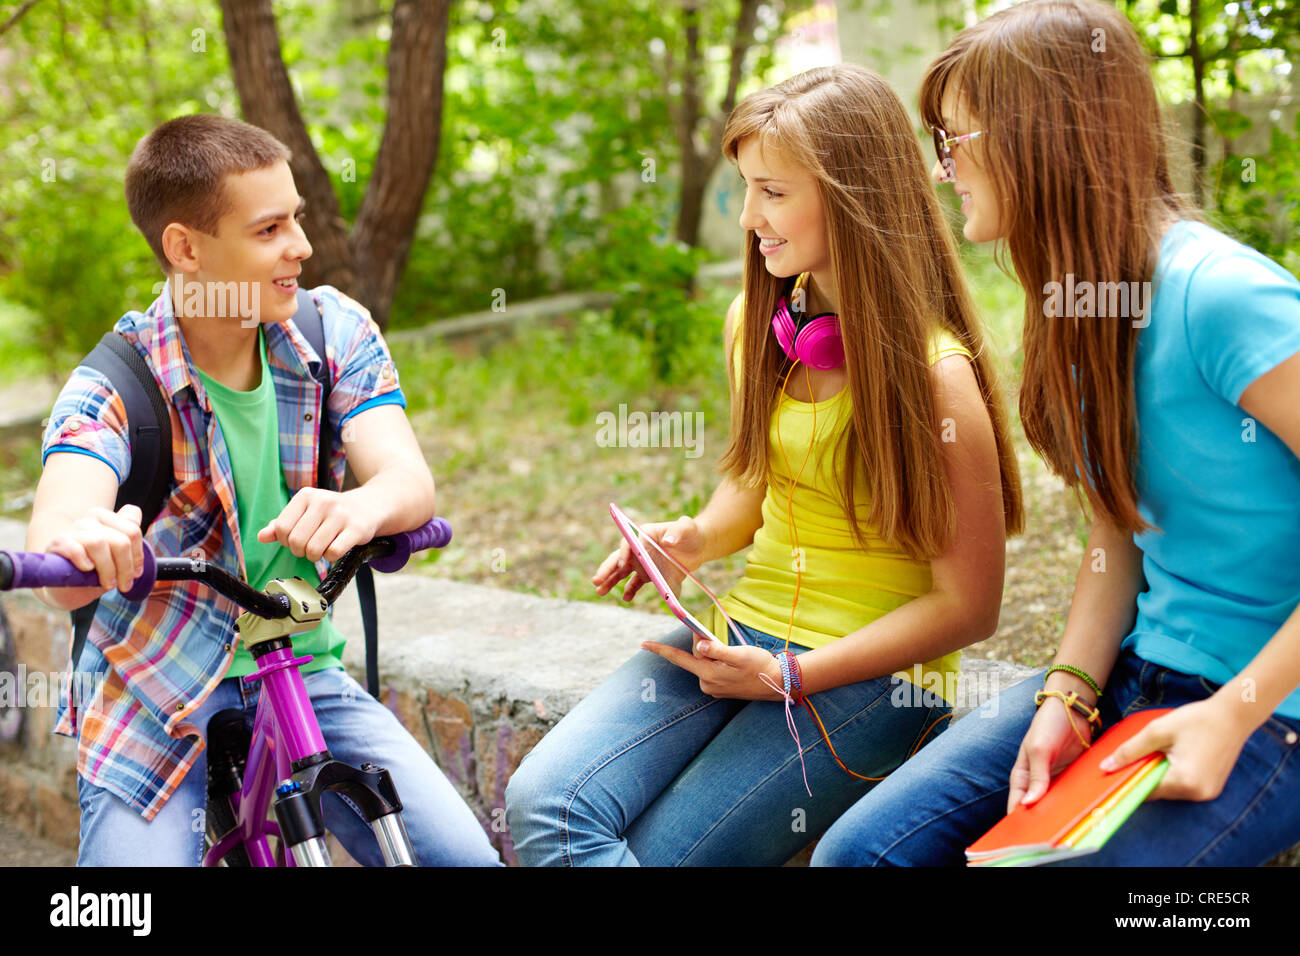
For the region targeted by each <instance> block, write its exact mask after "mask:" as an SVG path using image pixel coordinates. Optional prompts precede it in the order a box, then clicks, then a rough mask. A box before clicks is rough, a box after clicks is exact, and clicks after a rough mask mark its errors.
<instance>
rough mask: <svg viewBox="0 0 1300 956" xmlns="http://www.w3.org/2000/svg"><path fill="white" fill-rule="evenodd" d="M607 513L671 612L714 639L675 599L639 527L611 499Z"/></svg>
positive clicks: (708, 638)
mask: <svg viewBox="0 0 1300 956" xmlns="http://www.w3.org/2000/svg"><path fill="white" fill-rule="evenodd" d="M609 513H610V514H611V515H612V516H613V518H614V524H616V525H618V530H619V531H620V532H621V533H622V535H623V537H624V538H626V539H627V543H628V544H629V545H630V546H631V548H632V553H633V554H634V555H636V559H637V560H638V561H640V562H641V567H643V568H644V569H645V572H646V575H647V576H648V577H649V578H650V580H651V581H652V582H653V583H654V586H655V587H656V588H658V589H659V594H660V595H661V596H662V597H663V599H664V602H665V603H666V604H667V605H668V609H669V610H670V611H672V612H673V614H675V615H677V619H678V620H679V621H681V622H682V623H683V624H685V625H686V626H687V627H689V628H690V629H691V630H692V631H694V632H695V633H696V634H698V635H699V636H700V637H701V638H703V639H705V640H714V639H715V638H714V637H713V632H712V631H710V630H709V629H708V628H707V627H705V626H704V625H703V624H701V623H700V621H699V619H698V618H696V617H695V615H694V614H692V613H691V612H690V611H688V610H686V608H684V607H682V602H681V601H679V600H677V595H676V594H674V593H673V591H672V588H670V587H669V586H668V582H667V581H665V580H664V576H663V575H662V574H661V573H660V572H659V566H658V565H657V564H655V562H654V559H653V558H651V557H650V553H649V552H648V551H646V549H645V546H644V545H643V544H642V543H641V541H640V538H641V534H642V532H641V529H640V528H638V527H637V526H636V523H635V522H633V521H632V519H631V518H629V517H628V516H627V515H625V514H624V513H623V509H622V508H620V507H619V506H618V505H616V504H614V503H613V502H612V501H611V502H610V503H609ZM651 547H654V545H651Z"/></svg>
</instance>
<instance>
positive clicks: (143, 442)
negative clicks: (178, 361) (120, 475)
mask: <svg viewBox="0 0 1300 956" xmlns="http://www.w3.org/2000/svg"><path fill="white" fill-rule="evenodd" d="M80 364H81V365H85V366H87V367H89V368H93V369H95V370H96V371H98V372H100V373H102V374H103V375H104V376H105V377H106V378H107V379H108V380H109V382H111V383H112V385H113V388H114V390H115V391H116V392H117V394H118V396H119V397H120V398H121V399H122V406H123V408H124V409H125V410H126V425H127V440H128V443H129V445H130V448H131V470H130V471H129V472H128V473H127V476H126V479H125V480H124V481H123V482H122V484H121V485H120V486H119V487H118V490H117V502H116V504H115V505H114V509H117V508H121V507H122V506H123V505H126V504H133V505H136V506H137V507H138V508H139V509H140V513H141V518H140V528H141V529H142V530H144V531H147V530H148V529H149V526H150V525H151V524H153V521H154V519H155V518H157V517H158V512H159V511H161V510H162V506H163V502H164V501H166V499H167V490H168V488H169V486H170V485H171V480H172V421H171V414H170V413H169V412H168V411H167V401H166V399H164V398H163V394H162V389H161V388H160V387H159V385H158V382H157V380H156V379H155V378H154V377H153V372H151V371H150V370H149V365H148V363H147V362H145V360H144V356H142V355H141V354H140V353H139V352H138V351H137V350H136V348H135V346H133V345H132V344H131V343H130V342H128V341H127V340H126V339H125V338H123V337H122V336H121V335H120V334H118V333H117V332H106V333H105V334H104V337H103V338H102V339H100V340H99V344H98V345H96V346H95V347H94V348H93V349H92V350H91V351H90V354H89V355H87V356H86V357H85V358H84V359H82V360H81V363H80ZM98 607H99V601H98V600H95V601H92V602H90V603H89V604H87V605H86V606H85V607H82V608H78V609H77V610H75V611H73V612H72V665H73V670H76V669H77V667H78V666H79V661H80V660H81V651H82V648H83V647H85V644H86V635H87V634H88V633H89V632H90V622H91V621H93V620H94V619H95V611H96V610H97V609H98Z"/></svg>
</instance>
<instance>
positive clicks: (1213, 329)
mask: <svg viewBox="0 0 1300 956" xmlns="http://www.w3.org/2000/svg"><path fill="white" fill-rule="evenodd" d="M921 109H922V113H923V115H924V117H925V119H926V121H927V122H928V123H929V124H931V125H932V126H934V127H937V128H938V129H939V130H941V131H942V132H940V133H936V149H937V151H938V153H939V162H938V163H937V164H936V166H935V168H934V170H933V175H934V177H935V178H936V179H940V180H945V179H946V180H949V181H951V182H952V183H953V186H954V188H955V189H956V191H957V192H958V193H959V194H960V195H961V196H962V209H963V211H964V212H965V214H966V217H967V218H966V223H965V234H966V236H967V237H968V238H969V239H971V240H972V241H976V242H986V241H998V242H1000V243H1002V244H1003V246H1004V248H1005V250H1006V252H1008V253H1009V254H1010V260H1011V264H1012V266H1013V268H1014V270H1015V275H1016V277H1017V278H1018V279H1019V281H1020V283H1021V284H1022V285H1023V286H1024V289H1025V296H1026V302H1025V323H1024V369H1023V377H1024V380H1023V383H1022V386H1021V391H1020V414H1021V420H1022V423H1023V425H1024V428H1025V432H1026V435H1027V436H1028V438H1029V441H1030V443H1031V444H1032V445H1033V447H1034V448H1035V450H1036V451H1037V452H1038V453H1039V454H1040V455H1042V456H1043V458H1044V459H1045V460H1046V461H1047V463H1048V464H1049V465H1050V466H1051V468H1052V470H1053V471H1055V472H1056V473H1057V474H1058V475H1060V476H1062V477H1063V478H1064V479H1065V481H1066V482H1067V484H1069V485H1071V486H1072V487H1074V488H1075V489H1077V490H1078V491H1079V493H1080V496H1081V498H1086V500H1087V503H1088V505H1089V507H1090V510H1091V512H1092V515H1093V521H1092V532H1091V536H1090V538H1089V540H1088V543H1087V546H1086V548H1085V550H1084V556H1083V563H1082V565H1081V567H1080V569H1079V574H1078V579H1077V583H1076V587H1075V592H1074V599H1073V602H1072V604H1071V608H1070V615H1069V619H1068V621H1067V623H1066V626H1065V632H1064V635H1063V638H1062V641H1061V646H1060V649H1059V651H1058V653H1057V655H1056V659H1055V661H1054V663H1053V666H1052V667H1050V668H1049V669H1048V672H1047V674H1046V677H1045V678H1043V677H1037V678H1031V679H1029V680H1027V681H1025V682H1023V683H1021V684H1018V685H1016V686H1014V687H1012V688H1010V689H1009V690H1006V691H1004V692H1003V693H1002V694H1000V695H998V697H997V698H996V699H995V700H993V701H991V702H990V703H989V704H987V705H986V706H985V707H983V708H981V709H980V710H978V711H976V712H974V713H972V714H971V715H970V716H968V717H966V718H964V719H963V720H962V721H960V722H959V723H958V724H956V725H955V726H954V727H952V728H951V729H950V730H948V731H947V732H945V733H944V734H943V736H942V737H940V738H939V739H938V740H937V741H936V742H935V743H934V744H933V745H932V746H930V747H928V748H926V750H924V751H922V752H921V753H920V754H919V755H918V756H917V757H916V759H915V760H913V761H910V762H908V763H907V764H905V765H904V766H903V767H902V768H901V769H900V770H899V771H898V772H897V773H895V774H894V775H892V776H891V777H890V778H889V779H888V780H886V781H885V782H884V783H882V784H881V785H880V786H878V787H877V788H875V789H874V790H873V791H872V792H871V793H869V794H868V795H867V796H866V797H865V798H864V799H863V800H862V801H860V802H859V803H858V804H857V805H856V806H854V807H853V809H852V810H850V811H849V812H848V813H847V814H846V815H845V816H844V817H843V818H842V819H840V820H839V821H838V822H837V823H836V824H835V825H834V826H833V827H832V828H831V829H830V831H829V832H828V833H827V835H826V837H825V838H824V839H823V840H822V842H821V843H820V845H819V846H818V849H817V852H816V854H815V856H814V863H818V864H832V865H833V864H840V865H900V864H931V865H933V864H961V863H963V862H964V861H965V857H964V853H963V851H964V849H965V848H966V847H968V846H970V845H971V844H972V843H973V842H975V840H977V839H978V838H979V837H980V836H981V835H982V834H983V833H985V832H986V831H987V830H989V829H990V828H991V827H992V826H993V825H994V824H995V823H997V822H998V820H999V819H1001V818H1002V816H1003V815H1004V814H1006V813H1008V812H1009V811H1010V810H1011V809H1012V808H1014V807H1016V806H1019V805H1021V804H1033V803H1035V802H1036V801H1037V800H1039V799H1040V798H1041V797H1042V796H1043V794H1044V793H1045V792H1047V790H1048V788H1049V786H1050V783H1051V780H1052V778H1053V777H1054V776H1055V775H1057V774H1058V773H1060V772H1061V771H1062V770H1063V769H1064V768H1065V767H1066V766H1068V765H1069V764H1070V763H1071V761H1073V760H1074V759H1075V758H1076V757H1078V756H1079V754H1080V753H1082V752H1083V750H1084V749H1085V748H1086V747H1088V746H1090V745H1091V743H1092V741H1093V740H1094V739H1095V738H1096V737H1097V736H1098V734H1100V733H1104V731H1105V729H1106V728H1107V727H1109V726H1111V725H1112V724H1114V723H1115V722H1117V721H1119V720H1120V719H1122V718H1123V717H1126V716H1128V715H1130V714H1132V713H1135V712H1137V711H1140V710H1144V709H1147V708H1152V707H1172V708H1174V710H1173V712H1172V713H1170V714H1168V715H1165V716H1162V717H1160V718H1157V719H1156V720H1154V721H1153V722H1152V723H1151V724H1150V725H1149V726H1148V727H1147V728H1146V729H1145V730H1144V731H1143V732H1141V733H1140V734H1138V735H1137V736H1136V737H1134V738H1133V739H1132V740H1131V741H1129V742H1128V743H1126V744H1125V745H1123V746H1121V747H1120V748H1119V749H1118V750H1117V751H1116V753H1115V754H1114V755H1113V757H1112V758H1111V759H1110V761H1108V762H1107V763H1103V769H1113V768H1118V767H1120V766H1123V765H1125V764H1127V763H1130V762H1132V761H1133V760H1135V759H1137V758H1139V757H1142V756H1144V755H1145V754H1147V753H1151V752H1155V751H1161V752H1163V753H1164V754H1165V755H1166V757H1167V758H1168V760H1169V769H1168V772H1167V773H1166V774H1165V776H1164V778H1163V780H1162V781H1161V782H1160V784H1159V785H1158V787H1157V789H1156V790H1155V791H1154V792H1153V793H1152V795H1151V797H1150V798H1149V799H1148V802H1146V803H1145V804H1143V805H1142V806H1141V807H1140V808H1139V809H1138V810H1137V811H1136V812H1135V813H1134V815H1133V816H1132V817H1131V818H1130V819H1129V820H1128V821H1127V822H1126V823H1125V824H1124V825H1123V826H1122V827H1121V828H1120V829H1119V831H1118V832H1117V833H1116V834H1115V835H1114V836H1113V837H1111V839H1110V841H1109V842H1108V843H1106V844H1105V846H1104V847H1103V848H1102V849H1101V850H1100V852H1098V853H1095V854H1093V855H1090V856H1086V857H1082V858H1078V859H1076V860H1072V861H1068V862H1067V864H1066V865H1068V864H1070V863H1073V864H1078V865H1116V864H1120V865H1124V864H1140V865H1147V866H1150V865H1171V866H1172V865H1177V866H1182V865H1195V864H1200V865H1255V864H1259V863H1263V862H1265V861H1267V860H1268V859H1270V858H1271V857H1272V856H1273V855H1275V854H1276V853H1278V852H1279V851H1281V850H1284V849H1286V848H1287V847H1289V846H1291V845H1293V844H1294V843H1296V842H1297V841H1300V809H1298V808H1300V761H1297V760H1296V759H1294V758H1295V754H1296V747H1297V740H1298V739H1300V691H1297V685H1300V612H1297V610H1296V608H1297V603H1298V602H1300V560H1297V555H1300V461H1298V460H1297V456H1298V455H1300V414H1298V413H1297V409H1300V283H1297V281H1296V279H1295V278H1294V277H1293V276H1291V275H1290V274H1289V273H1287V272H1286V271H1285V270H1283V269H1282V268H1281V267H1279V266H1278V265H1277V264H1276V263H1274V262H1272V261H1270V260H1269V259H1267V258H1265V257H1264V256H1262V255H1260V254H1258V253H1257V252H1255V251H1254V250H1252V249H1249V248H1247V247H1245V246H1242V245H1240V244H1238V243H1236V242H1234V241H1233V240H1232V239H1230V238H1228V237H1227V236H1225V235H1223V234H1222V233H1220V232H1218V231H1217V230H1215V229H1212V228H1210V227H1209V226H1208V225H1206V224H1205V223H1204V222H1203V221H1202V219H1201V217H1200V216H1199V215H1198V214H1197V213H1196V211H1195V210H1194V209H1192V208H1191V207H1190V206H1189V205H1188V203H1187V202H1186V201H1185V200H1184V199H1183V198H1182V197H1181V196H1180V195H1179V194H1178V193H1177V192H1176V191H1175V188H1174V185H1173V182H1172V179H1171V177H1170V172H1169V163H1168V159H1167V156H1166V150H1165V145H1164V142H1163V140H1162V135H1161V115H1160V109H1159V105H1158V103H1157V101H1156V95H1155V90H1154V88H1153V85H1152V82H1151V77H1150V63H1149V60H1148V58H1147V56H1146V54H1145V53H1144V51H1143V49H1142V47H1141V45H1140V43H1139V41H1138V38H1137V35H1136V33H1135V32H1134V30H1133V28H1132V26H1131V25H1130V24H1129V22H1128V20H1127V19H1126V18H1125V17H1124V16H1123V14H1121V13H1119V12H1117V11H1116V10H1115V8H1113V7H1111V6H1109V5H1107V4H1104V3H1100V2H1093V0H1030V2H1027V3H1022V4H1019V5H1017V6H1014V7H1011V8H1009V9H1007V10H1004V11H1002V12H1000V13H998V14H996V15H994V16H992V17H990V18H989V19H987V20H985V21H984V22H982V23H980V24H977V25H976V26H974V27H971V28H969V29H967V30H965V31H963V32H962V33H961V34H959V35H958V36H957V38H956V39H955V40H954V41H953V43H952V45H951V46H950V47H949V48H948V50H947V51H946V52H944V53H943V54H942V55H941V56H940V57H939V58H938V60H936V61H935V62H934V63H933V64H932V65H931V66H930V68H929V70H928V71H927V73H926V75H925V78H924V80H923V83H922V88H921ZM975 130H978V131H979V136H978V137H977V138H976V137H975V136H974V135H973V133H972V134H971V135H970V136H969V138H968V139H967V140H966V141H965V142H963V143H961V145H960V146H957V147H954V142H955V139H961V135H960V134H966V133H968V132H970V131H975ZM954 133H956V134H959V135H958V136H957V137H955V139H954V136H953V134H954Z"/></svg>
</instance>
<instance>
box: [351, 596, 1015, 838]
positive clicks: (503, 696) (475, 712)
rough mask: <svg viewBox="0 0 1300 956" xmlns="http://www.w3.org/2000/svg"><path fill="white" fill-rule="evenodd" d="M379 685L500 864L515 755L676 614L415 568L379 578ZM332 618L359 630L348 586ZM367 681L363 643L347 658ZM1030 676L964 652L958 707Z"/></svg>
mask: <svg viewBox="0 0 1300 956" xmlns="http://www.w3.org/2000/svg"><path fill="white" fill-rule="evenodd" d="M376 592H377V594H378V598H379V614H380V635H381V637H380V654H379V657H380V682H381V687H382V688H383V694H384V695H385V696H386V700H387V702H388V704H389V706H390V707H391V708H392V709H393V710H394V711H395V712H396V713H397V715H398V716H399V717H400V718H401V720H402V722H403V723H404V725H405V726H406V727H407V729H409V730H410V731H411V732H412V733H413V734H415V736H416V738H417V739H419V740H420V742H421V744H423V745H424V746H425V747H426V749H428V751H429V752H430V753H431V754H432V755H433V757H434V759H435V760H437V762H438V765H439V766H440V767H441V768H442V770H443V772H444V773H446V774H447V776H448V777H449V778H450V779H451V780H452V782H453V783H454V784H455V785H456V786H457V787H458V788H459V790H460V791H461V793H462V795H464V797H465V799H466V800H467V801H468V802H469V804H470V806H471V807H473V808H474V811H475V813H477V814H478V816H479V819H480V820H481V821H482V822H483V824H484V826H485V827H486V828H487V830H488V832H489V834H490V835H491V837H492V839H493V842H494V843H495V844H497V845H498V847H499V848H500V849H501V851H502V853H503V854H504V856H505V858H506V859H507V860H508V861H511V862H513V860H514V850H513V847H512V845H511V843H510V839H509V834H508V833H507V832H506V829H505V820H504V814H505V785H506V781H507V780H508V779H509V778H510V774H512V773H513V772H514V770H515V768H516V767H517V766H518V765H519V761H520V760H522V759H523V757H524V755H525V754H526V753H527V752H528V751H529V750H531V749H532V747H533V746H534V745H535V744H536V743H537V741H538V740H540V739H541V738H542V736H543V735H544V734H545V733H546V731H547V730H549V729H550V728H551V727H552V726H554V724H555V723H557V722H558V721H559V719H560V718H561V717H562V716H563V715H564V714H566V713H567V712H568V711H569V710H570V709H571V708H572V707H573V706H574V705H575V704H576V703H577V702H578V701H579V700H581V699H582V698H583V697H585V696H586V695H587V694H588V693H590V692H591V691H592V690H594V689H595V688H596V686H597V685H598V684H599V683H600V682H601V681H602V680H603V679H604V678H605V677H606V676H607V675H609V674H610V673H612V672H613V671H614V670H615V669H616V668H618V667H619V666H620V665H621V664H622V663H623V662H624V661H626V660H627V659H628V657H630V656H631V655H632V654H633V653H635V652H636V650H637V649H638V648H639V646H640V643H641V641H643V640H646V639H648V638H650V639H653V638H659V637H662V636H663V635H664V634H666V633H667V632H668V631H670V630H672V629H673V628H675V626H676V624H677V622H676V621H675V620H674V619H672V618H670V617H667V616H665V615H660V614H648V613H645V612H640V611H631V610H627V609H625V608H621V607H618V606H617V605H616V604H615V603H614V602H613V600H611V602H610V603H609V604H588V603H584V602H571V601H563V600H558V599H551V598H540V597H534V596H530V595H524V594H515V593H512V592H508V591H501V590H499V589H496V588H490V587H484V586H481V585H469V584H458V583H455V582H450V581H444V580H438V579H433V578H426V577H420V576H417V575H413V574H406V575H396V576H393V577H388V576H385V575H378V576H377V580H376ZM337 608H338V610H337V611H336V615H337V616H336V620H337V621H338V622H339V624H340V626H341V627H342V628H343V630H344V632H345V633H347V634H349V635H355V634H360V633H361V622H360V614H359V611H358V609H357V604H356V599H355V595H354V594H349V595H347V596H345V597H344V598H343V600H341V601H340V602H339V604H338V605H337ZM344 663H345V664H346V665H347V666H348V668H349V670H350V671H351V672H352V673H353V675H354V676H356V677H357V679H358V680H363V679H364V678H363V675H364V671H365V658H364V642H363V641H361V640H350V641H349V643H348V647H347V651H346V653H345V655H344ZM1032 673H1034V671H1033V670H1032V669H1031V668H1025V667H1018V666H1016V665H1014V664H1008V663H1004V662H1001V661H986V660H968V661H967V662H966V666H965V667H964V669H963V674H962V678H961V681H960V683H959V684H958V689H957V694H958V704H959V707H958V708H957V712H958V715H960V714H962V713H965V712H966V711H967V710H969V709H971V708H973V707H975V706H978V705H979V704H980V703H982V702H983V701H984V700H985V699H987V698H988V697H990V696H993V695H994V694H996V693H998V692H999V691H1000V690H1004V689H1006V688H1007V687H1010V686H1011V685H1012V684H1014V683H1016V682H1017V681H1019V680H1022V679H1024V678H1025V677H1027V676H1029V675H1030V674H1032Z"/></svg>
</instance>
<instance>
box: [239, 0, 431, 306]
mask: <svg viewBox="0 0 1300 956" xmlns="http://www.w3.org/2000/svg"><path fill="white" fill-rule="evenodd" d="M221 10H222V16H223V23H224V25H225V32H226V41H227V46H228V47H229V49H230V69H231V73H232V74H233V75H234V79H235V88H236V89H237V90H238V92H239V100H240V103H241V104H242V106H243V112H244V118H245V119H246V120H247V121H248V122H250V123H252V124H254V125H256V126H260V127H262V128H263V129H265V130H266V131H268V132H269V133H271V134H272V135H274V136H275V137H277V138H278V139H279V140H280V141H281V142H283V143H284V144H285V145H286V146H288V147H289V149H290V150H292V151H293V158H292V159H291V160H290V162H289V166H290V168H291V169H292V170H293V176H294V180H295V182H296V184H297V186H298V192H299V193H300V194H301V195H302V196H303V198H305V199H306V200H307V208H306V210H305V213H306V215H305V219H304V224H303V225H304V229H305V230H306V232H307V235H308V237H309V238H310V240H311V244H312V257H311V258H310V259H308V260H307V261H306V262H305V263H303V284H304V285H308V286H311V285H320V284H322V283H327V284H329V285H333V286H337V287H338V288H339V289H340V290H341V291H343V292H346V293H347V294H348V295H351V296H352V297H353V298H355V299H356V300H357V301H358V302H360V303H361V304H362V305H364V306H365V307H366V308H368V309H369V310H370V314H371V316H373V318H374V319H375V321H376V322H377V323H379V326H380V328H384V327H386V326H387V325H388V313H389V310H390V308H391V307H392V304H393V295H394V294H395V293H396V291H397V282H398V280H399V279H400V278H401V275H402V270H403V268H404V267H405V265H406V259H407V255H408V253H409V252H410V248H411V241H412V239H413V238H414V236H415V226H416V223H417V221H418V219H419V215H420V208H421V206H422V205H423V203H424V194H425V192H426V190H427V189H428V186H429V179H430V177H431V176H432V175H433V169H434V165H435V164H436V162H437V158H438V144H439V134H440V132H441V128H442V75H443V70H444V67H445V66H446V60H447V21H448V14H449V10H450V0H397V2H396V4H395V6H394V8H393V33H392V39H391V41H390V43H389V49H388V115H387V120H386V122H385V124H384V133H383V138H382V139H381V141H380V145H379V155H378V156H377V157H376V159H375V169H374V173H373V175H372V176H371V179H370V182H369V184H368V185H367V186H366V194H365V197H364V198H363V199H362V202H361V209H360V211H359V212H358V214H357V221H356V224H355V226H354V228H353V231H352V235H351V237H349V235H348V229H347V223H345V222H344V221H343V217H342V215H341V214H340V213H339V204H338V197H337V196H336V195H335V193H334V185H333V183H332V182H331V181H330V177H329V174H328V173H327V172H326V171H325V167H324V166H323V165H322V163H321V160H320V157H319V156H318V155H317V153H316V149H315V147H314V146H312V143H311V139H310V137H309V136H308V135H307V127H306V125H305V124H304V123H303V121H302V114H301V113H300V112H299V111H298V102H297V100H296V98H295V97H294V94H293V87H292V85H291V84H290V82H289V73H288V71H287V70H286V69H285V66H284V59H283V57H282V56H281V53H280V38H279V35H278V34H277V33H276V28H275V16H274V14H273V13H272V12H271V3H270V0H221Z"/></svg>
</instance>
